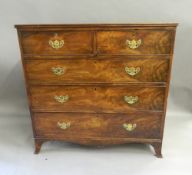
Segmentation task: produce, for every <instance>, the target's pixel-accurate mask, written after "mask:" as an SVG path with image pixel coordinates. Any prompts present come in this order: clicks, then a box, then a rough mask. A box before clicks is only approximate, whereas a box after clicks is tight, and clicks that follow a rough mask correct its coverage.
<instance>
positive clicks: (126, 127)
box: [123, 123, 137, 131]
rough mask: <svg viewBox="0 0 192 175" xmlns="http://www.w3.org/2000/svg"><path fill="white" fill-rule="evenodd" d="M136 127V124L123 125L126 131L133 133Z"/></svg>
mask: <svg viewBox="0 0 192 175" xmlns="http://www.w3.org/2000/svg"><path fill="white" fill-rule="evenodd" d="M136 127H137V124H136V123H134V124H132V123H123V128H124V129H126V130H127V131H133V130H134V129H135V128H136Z"/></svg>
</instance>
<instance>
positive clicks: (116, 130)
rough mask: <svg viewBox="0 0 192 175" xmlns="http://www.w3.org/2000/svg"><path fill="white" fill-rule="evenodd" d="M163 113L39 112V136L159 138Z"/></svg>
mask: <svg viewBox="0 0 192 175" xmlns="http://www.w3.org/2000/svg"><path fill="white" fill-rule="evenodd" d="M161 115H162V114H160V113H135V114H133V113H132V114H129V113H128V114H85V113H35V114H34V115H33V121H34V126H35V133H36V137H46V138H54V139H57V138H68V137H71V136H72V137H73V138H93V137H113V138H115V137H118V138H159V137H160V128H161V119H162V116H161Z"/></svg>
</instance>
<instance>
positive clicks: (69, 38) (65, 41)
mask: <svg viewBox="0 0 192 175" xmlns="http://www.w3.org/2000/svg"><path fill="white" fill-rule="evenodd" d="M21 44H22V50H23V53H24V54H28V55H60V56H62V55H79V54H91V53H92V52H93V34H92V32H90V31H53V32H52V31H51V32H50V31H43V32H27V31H25V32H24V31H23V32H21Z"/></svg>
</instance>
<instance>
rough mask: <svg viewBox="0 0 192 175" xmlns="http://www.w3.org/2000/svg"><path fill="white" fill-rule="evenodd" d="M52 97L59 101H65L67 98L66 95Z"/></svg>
mask: <svg viewBox="0 0 192 175" xmlns="http://www.w3.org/2000/svg"><path fill="white" fill-rule="evenodd" d="M54 98H55V100H56V101H57V102H59V103H65V102H67V101H68V100H69V96H68V95H59V96H57V95H56V96H55V97H54Z"/></svg>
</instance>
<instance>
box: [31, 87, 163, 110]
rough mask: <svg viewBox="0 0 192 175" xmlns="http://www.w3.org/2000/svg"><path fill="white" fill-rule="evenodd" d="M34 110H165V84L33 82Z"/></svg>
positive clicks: (32, 100) (32, 98) (32, 103)
mask: <svg viewBox="0 0 192 175" xmlns="http://www.w3.org/2000/svg"><path fill="white" fill-rule="evenodd" d="M30 94H31V105H32V109H33V110H34V111H56V112H58V111H62V112H95V113H97V112H106V113H116V112H118V113H124V112H125V113H126V112H129V111H146V110H152V111H162V110H163V104H164V98H165V88H164V87H145V86H144V87H143V86H31V87H30Z"/></svg>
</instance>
